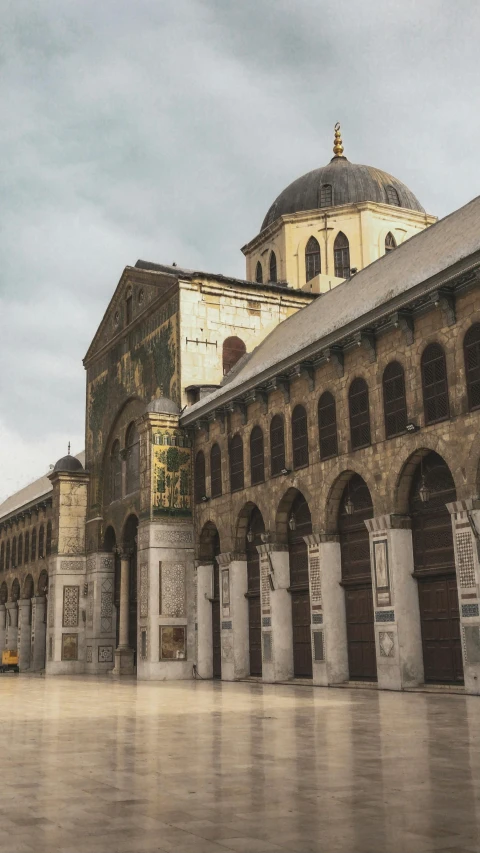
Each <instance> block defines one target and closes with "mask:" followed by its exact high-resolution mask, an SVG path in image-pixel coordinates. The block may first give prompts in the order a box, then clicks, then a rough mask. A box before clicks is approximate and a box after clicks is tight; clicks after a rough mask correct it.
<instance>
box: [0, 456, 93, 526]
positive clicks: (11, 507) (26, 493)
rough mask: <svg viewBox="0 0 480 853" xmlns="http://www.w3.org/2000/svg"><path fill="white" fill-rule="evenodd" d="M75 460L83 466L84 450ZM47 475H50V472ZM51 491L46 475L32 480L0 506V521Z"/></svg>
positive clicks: (51, 487)
mask: <svg viewBox="0 0 480 853" xmlns="http://www.w3.org/2000/svg"><path fill="white" fill-rule="evenodd" d="M76 458H77V459H78V460H79V461H80V462H81V463H82V465H83V466H85V451H84V450H82V452H81V453H78V454H77V456H76ZM48 473H50V471H49V472H48ZM52 489H53V486H52V484H51V482H50V480H49V479H48V475H47V474H44V475H43V477H39V478H38V480H34V481H33V483H29V485H28V486H24V487H23V489H20V490H19V491H18V492H15V493H14V494H13V495H10V497H8V498H7V499H6V501H4V502H3V503H2V504H0V519H2V518H5V516H7V515H11V513H12V512H16V511H18V510H20V509H21V508H22V507H24V506H28V505H29V504H31V503H34V502H35V501H38V500H40V498H43V497H46V496H47V495H48V494H49V492H51V491H52Z"/></svg>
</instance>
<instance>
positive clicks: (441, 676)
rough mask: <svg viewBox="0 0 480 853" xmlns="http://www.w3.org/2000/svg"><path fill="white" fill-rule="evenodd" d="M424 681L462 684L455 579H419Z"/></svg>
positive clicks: (452, 577)
mask: <svg viewBox="0 0 480 853" xmlns="http://www.w3.org/2000/svg"><path fill="white" fill-rule="evenodd" d="M418 596H419V602H420V619H421V625H422V643H423V664H424V668H425V681H428V682H434V683H447V684H448V683H450V684H452V683H460V684H462V683H463V662H462V646H461V642H460V613H459V609H458V593H457V579H456V577H455V576H454V575H453V576H451V577H443V578H431V579H429V578H419V579H418Z"/></svg>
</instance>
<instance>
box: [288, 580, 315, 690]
mask: <svg viewBox="0 0 480 853" xmlns="http://www.w3.org/2000/svg"><path fill="white" fill-rule="evenodd" d="M291 595H292V623H293V673H294V675H295V677H296V678H311V677H312V672H313V670H312V645H311V639H310V595H309V593H308V592H294V591H293V590H292V591H291Z"/></svg>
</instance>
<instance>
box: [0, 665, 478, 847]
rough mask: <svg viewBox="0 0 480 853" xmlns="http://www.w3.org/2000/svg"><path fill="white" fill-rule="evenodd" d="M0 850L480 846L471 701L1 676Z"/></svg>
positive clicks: (208, 684) (239, 685)
mask: <svg viewBox="0 0 480 853" xmlns="http://www.w3.org/2000/svg"><path fill="white" fill-rule="evenodd" d="M0 721H1V724H0V790H1V796H0V814H1V821H0V851H2V853H20V851H35V853H58V851H68V853H144V851H145V853H147V851H148V853H150V851H160V853H162V851H171V853H222V851H223V853H227V852H228V851H230V853H231V851H237V853H270V852H272V853H273V851H278V853H282V851H283V853H284V851H298V853H316V851H319V853H320V851H322V853H340V851H341V853H404V851H405V853H423V851H437V853H439V851H442V853H447V851H449V853H454V851H472V853H473V851H475V853H478V850H479V848H480V843H479V841H480V833H479V827H480V698H478V699H477V698H474V697H465V696H458V695H452V696H443V695H431V694H424V693H416V694H398V693H380V692H377V691H375V690H341V689H337V690H335V689H331V690H328V689H321V688H311V687H300V686H280V685H279V686H274V685H261V684H250V683H236V684H227V683H223V684H222V683H213V682H208V681H203V682H202V681H197V682H179V683H174V682H168V683H152V682H150V683H146V682H143V683H142V682H138V683H137V682H135V681H133V680H128V681H122V682H118V681H111V680H109V679H106V678H103V679H93V678H87V677H85V678H83V677H77V678H60V677H58V678H48V679H44V678H34V677H28V676H0Z"/></svg>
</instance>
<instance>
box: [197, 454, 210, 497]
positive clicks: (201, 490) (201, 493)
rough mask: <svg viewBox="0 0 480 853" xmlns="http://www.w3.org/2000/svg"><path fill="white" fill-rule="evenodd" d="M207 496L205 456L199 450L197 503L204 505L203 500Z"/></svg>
mask: <svg viewBox="0 0 480 853" xmlns="http://www.w3.org/2000/svg"><path fill="white" fill-rule="evenodd" d="M206 494H207V487H206V483H205V454H204V452H203V450H199V451H198V453H197V455H196V457H195V502H196V503H197V504H199V503H202V499H203V498H204V497H205V496H206Z"/></svg>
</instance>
